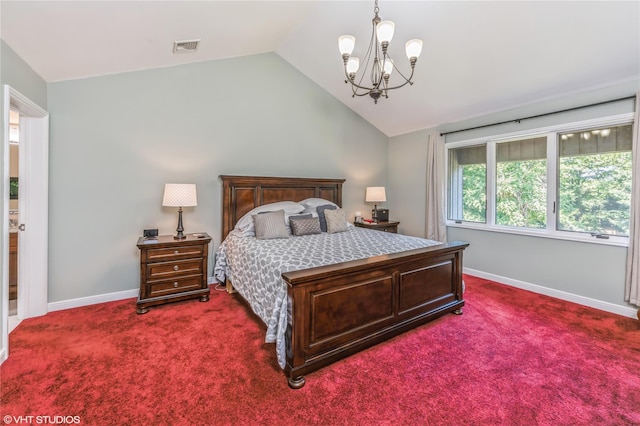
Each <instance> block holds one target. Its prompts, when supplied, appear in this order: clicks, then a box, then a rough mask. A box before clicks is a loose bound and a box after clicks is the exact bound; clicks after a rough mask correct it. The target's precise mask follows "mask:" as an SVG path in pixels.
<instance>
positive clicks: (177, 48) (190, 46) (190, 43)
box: [173, 40, 200, 53]
mask: <svg viewBox="0 0 640 426" xmlns="http://www.w3.org/2000/svg"><path fill="white" fill-rule="evenodd" d="M198 44H200V40H183V41H174V42H173V53H187V52H195V51H196V50H198Z"/></svg>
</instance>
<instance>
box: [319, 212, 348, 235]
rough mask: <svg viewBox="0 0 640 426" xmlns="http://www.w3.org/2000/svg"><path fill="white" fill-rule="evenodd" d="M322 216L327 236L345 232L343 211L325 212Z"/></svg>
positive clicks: (345, 222) (345, 218) (346, 227)
mask: <svg viewBox="0 0 640 426" xmlns="http://www.w3.org/2000/svg"><path fill="white" fill-rule="evenodd" d="M324 215H325V218H326V219H327V232H328V233H329V234H335V233H337V232H345V231H346V230H347V229H348V225H347V217H346V216H345V213H344V210H343V209H338V210H327V211H325V212H324Z"/></svg>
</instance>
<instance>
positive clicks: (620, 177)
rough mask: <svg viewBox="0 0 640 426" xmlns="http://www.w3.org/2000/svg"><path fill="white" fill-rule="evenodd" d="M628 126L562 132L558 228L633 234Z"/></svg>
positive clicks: (612, 233)
mask: <svg viewBox="0 0 640 426" xmlns="http://www.w3.org/2000/svg"><path fill="white" fill-rule="evenodd" d="M631 133H632V129H631V126H630V125H627V126H618V127H613V128H610V127H606V128H599V129H592V130H582V131H577V132H570V133H561V134H560V135H558V137H559V147H560V152H559V156H558V158H559V166H558V174H559V179H558V181H559V191H558V195H559V196H558V206H559V208H558V229H559V230H563V231H577V232H589V233H594V234H606V235H625V236H628V235H629V212H630V208H631V138H632V135H631Z"/></svg>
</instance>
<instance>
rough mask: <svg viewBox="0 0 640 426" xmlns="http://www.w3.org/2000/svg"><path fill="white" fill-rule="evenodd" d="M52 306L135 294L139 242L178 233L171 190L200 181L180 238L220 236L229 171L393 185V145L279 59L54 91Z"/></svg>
mask: <svg viewBox="0 0 640 426" xmlns="http://www.w3.org/2000/svg"><path fill="white" fill-rule="evenodd" d="M48 100H49V101H48V110H49V113H50V117H51V130H50V193H49V199H50V225H49V230H50V231H49V233H50V235H49V256H50V257H49V265H50V270H49V301H50V302H55V301H63V300H68V299H72V298H79V297H86V296H92V295H100V294H104V293H109V292H116V291H123V290H130V289H135V288H137V287H138V283H139V257H138V249H137V247H136V240H137V238H138V236H140V235H142V230H143V229H145V228H159V231H160V233H161V234H170V233H173V232H175V228H176V224H177V212H176V209H174V208H165V207H162V206H161V203H162V192H163V189H164V184H165V183H168V182H178V183H180V182H184V183H195V184H196V185H197V190H198V206H197V207H194V208H185V212H184V214H183V219H184V226H185V232H197V231H198V232H199V231H205V232H208V233H209V234H211V235H212V236H213V238H214V241H215V243H216V244H215V245H216V246H217V245H218V244H219V243H220V241H219V239H220V234H221V215H220V213H221V198H222V195H221V185H220V182H219V180H218V176H219V175H221V174H246V175H266V176H298V177H301V176H305V177H329V178H346V179H347V181H346V184H345V187H344V207H345V209H346V210H347V212H348V214H349V215H352V214H353V212H355V211H357V210H362V211H366V209H367V206H366V205H365V204H364V192H365V187H366V186H367V185H371V182H380V184H382V185H384V184H385V183H386V179H387V146H388V138H387V137H386V136H385V135H384V134H382V133H381V132H379V131H378V130H376V129H375V128H374V127H372V126H371V125H370V124H369V123H367V122H366V121H365V120H363V119H362V118H361V117H360V116H358V115H356V114H355V113H354V112H352V111H351V110H349V109H348V108H347V107H345V106H344V105H343V104H342V103H340V102H339V101H337V100H336V99H335V98H333V97H332V96H330V95H329V94H328V93H327V92H326V91H324V90H322V89H321V88H320V87H319V86H317V85H316V84H315V83H313V82H312V81H311V80H309V79H308V78H307V77H305V76H304V75H302V74H301V73H299V72H298V71H297V70H295V69H294V68H293V67H292V66H290V65H289V64H288V63H286V62H285V61H284V60H282V59H281V58H280V57H279V56H277V55H275V54H262V55H255V56H247V57H241V58H234V59H228V60H220V61H210V62H201V63H195V64H190V65H181V66H175V67H169V68H162V69H155V70H145V71H140V72H131V73H124V74H118V75H110V76H103V77H95V78H87V79H82V80H72V81H65V82H58V83H50V84H49V93H48Z"/></svg>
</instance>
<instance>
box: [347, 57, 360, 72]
mask: <svg viewBox="0 0 640 426" xmlns="http://www.w3.org/2000/svg"><path fill="white" fill-rule="evenodd" d="M358 68H360V59H359V58H356V57H355V56H352V57H350V58H349V60H348V61H347V73H349V74H351V73H353V74H355V73H357V72H358Z"/></svg>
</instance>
